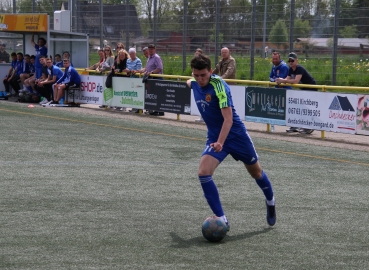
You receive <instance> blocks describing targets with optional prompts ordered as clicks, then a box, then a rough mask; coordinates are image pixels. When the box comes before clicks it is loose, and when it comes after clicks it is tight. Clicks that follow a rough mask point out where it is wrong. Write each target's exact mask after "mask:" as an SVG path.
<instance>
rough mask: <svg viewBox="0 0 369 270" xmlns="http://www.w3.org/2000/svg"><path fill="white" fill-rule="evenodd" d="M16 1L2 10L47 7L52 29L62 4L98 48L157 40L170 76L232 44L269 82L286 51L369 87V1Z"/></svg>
mask: <svg viewBox="0 0 369 270" xmlns="http://www.w3.org/2000/svg"><path fill="white" fill-rule="evenodd" d="M3 2H4V1H3ZM5 2H6V1H5ZM9 2H10V0H9ZM15 2H16V3H15ZM27 3H28V4H27ZM12 4H15V5H16V8H15V9H14V6H12V7H11V8H10V9H7V10H6V8H5V7H4V3H3V4H2V6H1V8H2V12H14V10H15V11H16V12H19V13H20V12H21V13H26V12H36V13H37V12H42V13H44V12H47V13H48V14H49V15H50V17H51V19H50V21H51V27H52V25H53V11H54V10H60V9H61V7H62V6H63V7H64V8H65V9H69V10H71V14H72V18H71V25H72V27H71V31H73V32H81V33H88V34H89V36H90V50H91V53H95V49H97V48H99V47H101V46H103V45H106V44H109V45H111V46H112V47H115V45H116V43H118V42H123V43H124V44H125V46H126V48H128V47H131V46H134V47H136V48H137V49H138V50H140V49H141V48H143V47H145V46H147V45H148V44H150V43H155V44H156V46H157V53H158V54H159V55H160V56H161V57H162V58H163V62H164V72H165V73H166V74H178V75H180V74H183V75H189V74H190V70H189V61H190V59H191V58H192V56H193V54H194V52H195V50H196V49H197V48H201V49H202V50H203V51H204V53H206V54H208V55H209V56H211V59H212V61H213V64H214V66H215V62H217V61H218V60H219V59H220V50H221V48H222V47H228V48H229V49H230V51H231V54H232V56H233V57H234V58H235V59H236V62H237V78H238V79H254V80H264V81H265V80H268V77H269V72H270V69H271V67H272V64H271V53H272V52H273V51H279V52H280V53H281V55H282V58H284V59H286V57H287V55H288V53H289V52H291V51H294V52H296V53H297V54H298V56H299V63H300V64H301V65H303V66H304V67H305V68H306V69H307V70H308V71H309V72H310V73H311V74H312V75H313V77H315V79H316V80H317V82H318V84H323V85H331V84H337V85H355V86H369V60H368V59H369V0H353V1H348V0H339V1H328V0H326V1H324V0H313V1H307V0H300V1H297V0H291V1H286V0H261V1H256V0H251V1H245V0H215V1H206V0H194V1H190V0H180V1H175V0H167V1H165V0H136V1H133V0H106V1H104V2H103V3H101V2H99V1H93V0H90V1H80V0H69V1H59V0H54V1H46V0H27V1H26V0H23V1H12ZM139 56H140V57H142V55H139Z"/></svg>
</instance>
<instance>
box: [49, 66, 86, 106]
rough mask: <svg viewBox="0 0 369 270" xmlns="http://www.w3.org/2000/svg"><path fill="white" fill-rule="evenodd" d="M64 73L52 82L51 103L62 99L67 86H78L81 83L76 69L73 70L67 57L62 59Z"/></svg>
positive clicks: (56, 102)
mask: <svg viewBox="0 0 369 270" xmlns="http://www.w3.org/2000/svg"><path fill="white" fill-rule="evenodd" d="M63 64H64V74H63V76H62V77H61V78H60V79H59V80H57V82H56V83H55V84H54V101H52V102H51V104H58V103H59V101H60V100H61V99H64V91H65V90H68V89H69V88H74V87H79V86H80V83H81V77H80V76H79V74H78V72H77V70H75V69H74V68H73V67H72V66H71V64H70V60H69V59H63Z"/></svg>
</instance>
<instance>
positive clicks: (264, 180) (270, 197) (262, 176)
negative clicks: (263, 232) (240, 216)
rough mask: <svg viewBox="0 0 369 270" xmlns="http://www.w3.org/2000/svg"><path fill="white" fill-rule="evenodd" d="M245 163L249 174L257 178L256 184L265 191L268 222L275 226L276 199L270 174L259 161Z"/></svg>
mask: <svg viewBox="0 0 369 270" xmlns="http://www.w3.org/2000/svg"><path fill="white" fill-rule="evenodd" d="M244 164H245V167H246V169H247V171H248V172H249V174H250V175H251V176H252V177H253V178H254V179H255V181H256V184H257V185H258V186H259V187H260V189H261V190H262V191H263V193H264V196H265V199H266V207H267V222H268V224H269V225H270V226H273V225H274V224H275V222H276V212H275V199H274V192H273V187H272V184H271V182H270V180H269V178H268V175H267V174H266V173H265V172H264V171H263V169H262V168H261V166H260V163H259V161H257V162H256V163H255V164H252V165H248V164H246V163H244Z"/></svg>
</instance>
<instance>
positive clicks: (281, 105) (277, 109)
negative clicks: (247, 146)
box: [245, 87, 286, 126]
mask: <svg viewBox="0 0 369 270" xmlns="http://www.w3.org/2000/svg"><path fill="white" fill-rule="evenodd" d="M285 119H286V89H279V88H263V87H246V96H245V120H246V121H250V122H257V123H266V124H275V125H279V126H284V125H286V120H285Z"/></svg>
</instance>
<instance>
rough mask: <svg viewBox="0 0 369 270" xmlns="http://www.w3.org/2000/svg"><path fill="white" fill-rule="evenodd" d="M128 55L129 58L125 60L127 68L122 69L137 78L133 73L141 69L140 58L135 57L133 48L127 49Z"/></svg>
mask: <svg viewBox="0 0 369 270" xmlns="http://www.w3.org/2000/svg"><path fill="white" fill-rule="evenodd" d="M129 56H130V58H128V60H127V68H126V69H125V70H123V71H124V72H127V74H128V75H130V76H131V77H135V78H138V76H137V75H135V74H136V72H140V70H141V69H142V62H141V59H140V58H138V57H137V55H136V49H135V48H130V49H129Z"/></svg>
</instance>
